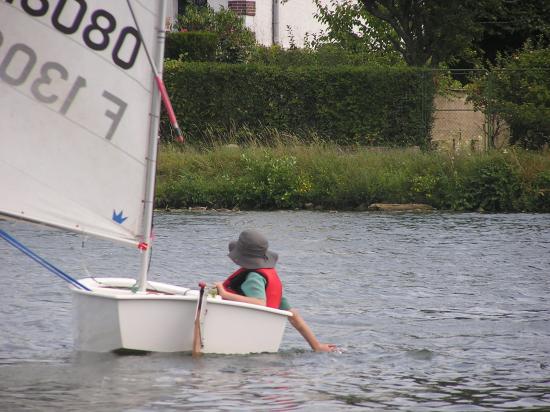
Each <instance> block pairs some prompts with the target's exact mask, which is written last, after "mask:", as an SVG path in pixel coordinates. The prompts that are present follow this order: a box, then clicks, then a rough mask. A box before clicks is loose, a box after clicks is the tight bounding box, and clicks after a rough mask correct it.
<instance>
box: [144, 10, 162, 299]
mask: <svg viewBox="0 0 550 412" xmlns="http://www.w3.org/2000/svg"><path fill="white" fill-rule="evenodd" d="M157 4H158V13H157V18H158V20H157V30H158V36H157V40H156V41H157V44H156V48H155V53H154V56H152V57H153V59H154V62H153V63H154V65H155V68H156V70H157V73H158V74H159V75H160V73H162V66H163V61H164V38H165V36H166V35H165V32H164V22H165V19H166V9H165V4H164V1H163V0H161V1H157ZM144 47H145V43H144ZM153 69H154V68H153ZM152 87H153V93H152V104H151V114H150V116H151V126H150V130H149V134H150V138H149V147H148V150H147V159H146V161H147V176H146V183H145V199H144V205H143V231H142V233H143V242H144V243H145V246H144V248H142V252H141V262H140V273H139V278H138V292H145V290H146V288H147V272H148V270H149V260H150V257H151V248H152V239H151V231H152V226H153V206H154V200H155V175H156V168H157V145H158V129H159V122H160V105H161V94H160V91H159V89H158V87H157V85H156V84H153V85H152Z"/></svg>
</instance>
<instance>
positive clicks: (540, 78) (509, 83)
mask: <svg viewBox="0 0 550 412" xmlns="http://www.w3.org/2000/svg"><path fill="white" fill-rule="evenodd" d="M432 76H433V79H434V81H435V82H436V84H437V93H436V96H435V98H434V107H433V114H432V120H433V122H432V124H431V132H430V137H431V141H432V144H433V146H435V147H437V148H441V149H446V150H451V151H463V150H470V151H483V150H487V149H490V148H501V147H503V146H505V145H507V144H509V143H510V142H519V143H521V144H523V145H525V146H526V147H529V146H531V147H541V142H542V143H544V141H546V142H548V141H549V138H548V135H549V134H550V107H548V98H547V97H546V95H547V93H548V90H549V88H550V87H549V80H548V79H550V68H547V67H543V68H536V67H534V68H529V69H517V70H514V69H493V70H492V71H487V70H475V69H472V70H445V71H444V70H434V71H433V72H432ZM463 85H467V86H466V87H463ZM505 119H508V120H509V121H511V123H510V124H508V123H507V122H506V121H505ZM529 139H530V140H529Z"/></svg>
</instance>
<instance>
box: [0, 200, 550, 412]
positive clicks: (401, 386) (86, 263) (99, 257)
mask: <svg viewBox="0 0 550 412" xmlns="http://www.w3.org/2000/svg"><path fill="white" fill-rule="evenodd" d="M252 227H253V228H257V229H260V230H262V231H263V232H264V233H265V234H266V236H267V237H268V238H269V240H270V245H271V248H272V249H273V250H275V251H277V252H278V253H279V256H280V258H279V264H278V269H279V273H280V274H281V277H282V279H283V283H284V285H285V295H286V296H287V298H288V299H289V301H290V302H291V304H292V306H294V307H296V308H298V309H300V311H301V313H302V315H303V317H304V318H305V319H306V320H307V322H308V323H309V325H310V326H311V327H312V329H313V330H314V332H315V333H316V335H317V336H318V337H319V338H320V340H322V341H325V342H328V343H335V344H337V345H338V347H339V349H340V351H339V352H337V353H313V352H311V351H310V350H309V347H308V345H307V344H306V343H305V341H303V340H302V338H301V337H300V335H299V334H298V333H297V332H296V331H295V330H293V329H292V327H291V326H290V325H289V326H288V328H287V330H286V333H285V338H284V340H283V343H282V346H281V350H280V352H279V353H277V354H257V355H248V356H214V355H207V356H203V357H202V358H200V359H193V358H191V356H189V354H149V355H145V356H120V355H114V354H92V353H80V352H77V351H75V350H74V349H73V343H72V337H71V330H72V329H71V296H70V293H69V291H68V289H67V286H66V284H65V283H64V282H63V281H61V280H59V279H58V278H56V277H55V276H53V275H51V274H50V273H49V272H46V271H45V270H44V269H42V268H41V267H39V266H37V265H36V264H35V263H34V262H33V261H31V260H29V259H28V258H27V257H25V256H24V255H22V254H20V253H19V252H18V251H16V250H14V249H12V248H11V247H10V246H9V245H8V244H7V243H5V242H2V241H0V279H1V282H2V286H1V287H0V328H1V329H0V330H1V335H0V410H6V411H19V410H29V411H36V410H40V411H42V410H52V411H53V410H56V411H57V410H63V411H82V410H90V411H179V410H185V411H188V410H190V411H193V410H196V411H203V410H209V411H215V410H222V411H226V410H232V411H243V410H253V411H259V410H273V411H289V410H306V411H338V410H343V411H346V410H355V409H361V408H363V409H366V410H376V411H378V410H387V411H498V410H525V409H529V410H541V411H542V410H550V300H549V296H550V278H549V275H550V217H549V216H548V215H532V214H499V215H496V214H448V213H427V214H408V213H401V214H385V213H329V212H305V211H300V212H289V211H285V212H236V213H216V212H203V213H197V212H183V213H161V214H157V216H156V219H155V228H156V247H155V250H154V255H153V260H152V265H151V279H152V280H159V281H165V282H168V283H175V284H178V285H182V286H195V285H196V284H197V282H198V281H199V280H206V281H207V282H209V283H210V282H214V281H217V280H221V279H222V278H223V277H224V276H225V275H226V274H227V273H229V272H231V271H233V270H234V269H235V267H234V265H233V264H232V263H231V261H230V260H229V259H228V258H227V257H226V249H227V242H228V241H229V240H232V239H235V238H236V237H237V236H238V233H239V232H240V231H241V230H242V229H244V228H252ZM0 229H4V230H6V231H8V232H9V233H11V234H12V235H14V236H15V237H17V238H18V239H19V241H21V242H22V243H24V244H26V245H27V246H29V247H31V248H32V249H33V250H34V251H35V252H37V253H38V254H40V255H42V256H43V257H45V258H46V259H47V260H49V261H51V262H52V263H53V264H54V265H56V266H58V267H60V268H62V269H63V270H65V271H66V272H67V273H70V274H71V275H73V276H75V277H84V276H87V275H88V274H89V275H94V276H130V277H135V273H136V271H137V267H138V256H137V253H136V252H135V251H134V250H132V249H128V248H125V247H119V246H117V245H113V244H111V243H109V242H106V241H102V240H96V239H88V238H83V237H82V236H79V235H74V234H67V233H62V232H59V231H57V230H54V229H48V228H38V230H37V229H36V227H34V226H31V225H27V224H22V223H12V222H6V221H4V222H1V221H0Z"/></svg>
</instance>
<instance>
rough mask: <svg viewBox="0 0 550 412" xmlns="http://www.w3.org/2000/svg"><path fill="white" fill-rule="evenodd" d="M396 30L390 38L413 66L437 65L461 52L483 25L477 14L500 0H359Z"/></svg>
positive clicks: (366, 8) (480, 13)
mask: <svg viewBox="0 0 550 412" xmlns="http://www.w3.org/2000/svg"><path fill="white" fill-rule="evenodd" d="M360 1H361V4H362V5H363V7H364V8H365V10H366V11H367V12H368V13H370V14H371V15H372V16H374V17H376V18H378V19H380V20H382V21H385V22H386V23H388V24H389V25H390V26H391V27H392V28H393V29H394V30H395V33H396V34H397V38H398V39H397V40H396V39H390V40H391V42H392V44H393V46H394V47H395V49H396V50H397V51H399V52H400V53H401V54H402V55H403V58H404V59H405V61H406V62H407V63H408V64H409V65H412V66H431V67H437V66H438V65H439V64H440V63H448V62H450V61H451V60H452V59H454V58H456V57H457V56H460V55H461V54H463V53H464V52H465V51H466V50H467V49H468V48H469V47H470V46H471V44H472V42H473V40H474V39H475V38H476V35H479V33H481V31H482V28H483V26H482V25H481V24H480V22H479V21H478V18H479V17H480V16H481V15H483V14H485V12H486V10H487V9H488V8H490V7H491V6H493V7H494V6H495V5H496V4H498V3H499V0H479V1H475V0H447V1H439V0H360Z"/></svg>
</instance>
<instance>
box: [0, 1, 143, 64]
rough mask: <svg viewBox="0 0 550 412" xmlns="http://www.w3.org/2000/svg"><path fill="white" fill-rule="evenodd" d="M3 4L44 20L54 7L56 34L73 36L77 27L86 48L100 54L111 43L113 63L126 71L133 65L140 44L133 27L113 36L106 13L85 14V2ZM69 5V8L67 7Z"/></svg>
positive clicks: (114, 23)
mask: <svg viewBox="0 0 550 412" xmlns="http://www.w3.org/2000/svg"><path fill="white" fill-rule="evenodd" d="M4 1H5V2H6V3H10V4H13V3H19V5H20V7H21V9H22V10H23V11H24V12H25V13H27V14H28V15H30V16H32V17H44V16H46V14H47V13H48V11H50V9H51V8H53V12H52V14H51V23H52V26H53V27H54V28H55V29H56V30H58V31H59V32H61V33H63V34H66V35H72V34H74V33H76V32H78V30H80V28H83V30H82V40H83V41H84V44H86V46H87V47H89V48H90V49H92V50H95V51H102V50H105V49H107V48H108V47H109V45H110V44H111V43H112V42H114V46H113V49H112V51H111V58H112V60H113V62H114V63H115V64H116V65H117V66H119V67H121V68H123V69H125V70H127V69H130V68H131V67H132V66H133V65H134V63H135V62H136V59H137V56H138V53H139V49H140V45H141V41H140V36H139V33H138V31H137V30H136V29H135V28H134V27H130V26H127V27H123V28H122V30H120V31H119V32H118V33H115V31H116V28H117V21H116V18H115V16H113V15H112V14H111V13H109V12H108V11H107V10H104V9H98V10H93V11H91V12H89V13H88V4H87V3H86V0H58V1H57V3H56V4H55V7H54V4H53V3H54V1H51V0H20V1H19V2H15V1H14V0H4ZM69 3H70V7H69V6H67V4H69Z"/></svg>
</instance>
